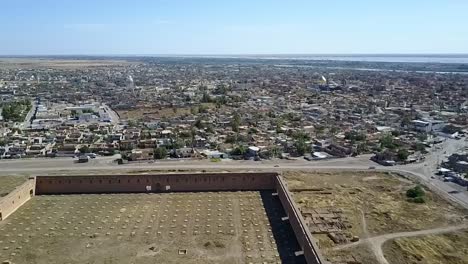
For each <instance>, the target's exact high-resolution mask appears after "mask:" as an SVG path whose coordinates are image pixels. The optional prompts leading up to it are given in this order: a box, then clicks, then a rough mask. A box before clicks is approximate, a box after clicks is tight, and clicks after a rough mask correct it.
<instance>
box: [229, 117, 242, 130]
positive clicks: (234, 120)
mask: <svg viewBox="0 0 468 264" xmlns="http://www.w3.org/2000/svg"><path fill="white" fill-rule="evenodd" d="M240 124H241V118H240V115H239V114H238V113H235V114H234V116H233V117H232V120H231V129H232V131H234V132H239V126H240Z"/></svg>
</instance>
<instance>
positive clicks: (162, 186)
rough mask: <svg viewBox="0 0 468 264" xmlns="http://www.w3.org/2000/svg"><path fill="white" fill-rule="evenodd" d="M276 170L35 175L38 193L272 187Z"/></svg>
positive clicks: (214, 189) (221, 189)
mask: <svg viewBox="0 0 468 264" xmlns="http://www.w3.org/2000/svg"><path fill="white" fill-rule="evenodd" d="M276 176H277V174H276V173H203V174H197V173H191V174H154V175H96V176H37V177H36V192H37V194H59V193H63V194H65V193H119V192H171V191H172V192H177V191H228V190H268V189H270V190H272V189H274V188H275V187H276V184H275V182H276Z"/></svg>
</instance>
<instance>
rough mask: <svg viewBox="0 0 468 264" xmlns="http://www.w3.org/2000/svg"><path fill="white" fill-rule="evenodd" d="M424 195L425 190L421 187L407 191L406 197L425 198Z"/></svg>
mask: <svg viewBox="0 0 468 264" xmlns="http://www.w3.org/2000/svg"><path fill="white" fill-rule="evenodd" d="M424 195H425V193H424V190H423V189H422V188H421V186H419V185H418V186H416V187H414V188H411V189H409V190H408V191H406V197H408V198H417V197H423V196H424Z"/></svg>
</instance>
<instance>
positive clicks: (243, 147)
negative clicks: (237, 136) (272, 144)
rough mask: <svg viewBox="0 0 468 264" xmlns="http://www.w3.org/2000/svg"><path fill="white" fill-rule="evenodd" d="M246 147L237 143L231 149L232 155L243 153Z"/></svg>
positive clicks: (245, 151)
mask: <svg viewBox="0 0 468 264" xmlns="http://www.w3.org/2000/svg"><path fill="white" fill-rule="evenodd" d="M245 153H247V148H246V147H245V146H244V145H239V146H237V147H236V148H235V149H233V150H232V151H231V154H232V155H245Z"/></svg>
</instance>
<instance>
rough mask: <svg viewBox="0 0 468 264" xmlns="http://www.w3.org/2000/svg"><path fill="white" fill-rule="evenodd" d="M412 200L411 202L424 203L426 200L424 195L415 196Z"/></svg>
mask: <svg viewBox="0 0 468 264" xmlns="http://www.w3.org/2000/svg"><path fill="white" fill-rule="evenodd" d="M412 202H413V203H425V202H426V200H424V197H422V196H419V197H416V198H414V199H412Z"/></svg>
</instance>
